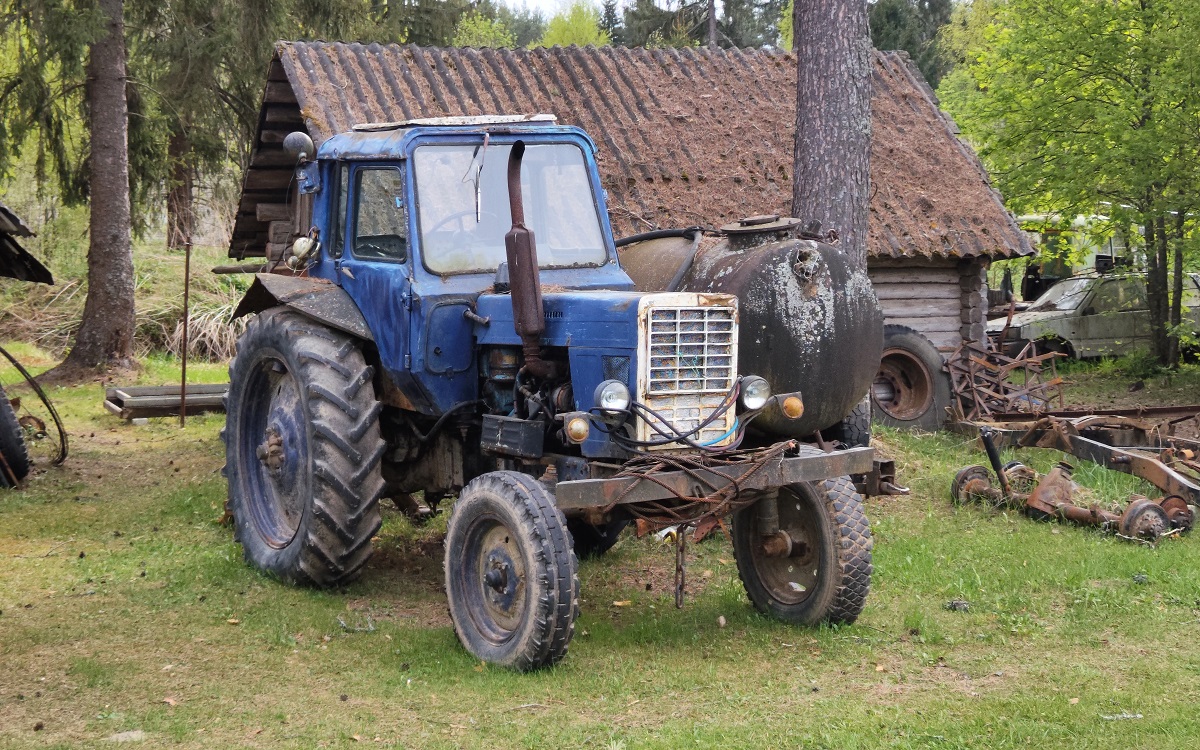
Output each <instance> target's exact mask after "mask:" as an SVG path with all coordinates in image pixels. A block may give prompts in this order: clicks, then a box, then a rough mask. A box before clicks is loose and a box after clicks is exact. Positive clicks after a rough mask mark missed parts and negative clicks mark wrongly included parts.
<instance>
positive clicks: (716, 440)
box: [700, 417, 738, 446]
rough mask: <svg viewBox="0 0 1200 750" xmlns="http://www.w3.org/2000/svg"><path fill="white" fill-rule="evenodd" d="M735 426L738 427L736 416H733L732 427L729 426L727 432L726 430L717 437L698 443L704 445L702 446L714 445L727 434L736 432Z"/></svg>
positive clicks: (727, 435)
mask: <svg viewBox="0 0 1200 750" xmlns="http://www.w3.org/2000/svg"><path fill="white" fill-rule="evenodd" d="M737 428H738V420H737V417H734V418H733V427H730V428H729V432H726V433H725V434H724V435H722V436H721V437H719V438H714V439H712V440H710V441H708V442H707V443H700V445H704V446H708V445H716V444H717V443H719V442H721V441H722V440H724V439H725V438H727V437H729V436H730V435H732V434H733V433H735V432H737Z"/></svg>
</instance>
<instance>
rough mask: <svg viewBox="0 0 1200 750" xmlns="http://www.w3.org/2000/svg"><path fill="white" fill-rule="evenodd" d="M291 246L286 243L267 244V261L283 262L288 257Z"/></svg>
mask: <svg viewBox="0 0 1200 750" xmlns="http://www.w3.org/2000/svg"><path fill="white" fill-rule="evenodd" d="M289 247H290V245H288V244H287V243H284V242H268V243H267V260H283V259H284V257H286V256H287V253H288V248H289Z"/></svg>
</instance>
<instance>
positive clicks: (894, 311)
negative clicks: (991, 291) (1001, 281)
mask: <svg viewBox="0 0 1200 750" xmlns="http://www.w3.org/2000/svg"><path fill="white" fill-rule="evenodd" d="M984 268H985V266H984V263H983V262H981V261H980V260H979V259H970V260H959V259H954V258H948V259H944V260H937V259H925V258H921V259H917V258H911V259H890V258H888V259H884V258H880V259H875V258H872V259H871V260H870V261H869V262H868V265H867V274H868V276H870V278H871V283H872V284H873V285H874V287H875V295H876V296H877V297H878V298H879V306H880V307H881V308H883V317H884V322H885V323H889V324H894V325H902V326H908V327H909V328H912V329H913V330H916V331H919V332H920V333H922V334H923V335H924V336H925V337H926V338H928V339H929V340H930V341H932V342H933V344H934V346H936V347H937V348H938V349H940V350H941V351H943V352H949V351H953V350H954V348H955V347H957V346H958V344H959V343H960V342H961V341H962V340H963V338H964V337H968V338H975V339H979V338H980V337H982V336H983V326H984V323H983V321H984V310H985V308H984V304H985V300H984V298H983V294H982V288H983V284H982V281H983V269H984Z"/></svg>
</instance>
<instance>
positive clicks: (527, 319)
mask: <svg viewBox="0 0 1200 750" xmlns="http://www.w3.org/2000/svg"><path fill="white" fill-rule="evenodd" d="M524 155H525V142H524V141H517V142H516V143H514V144H513V147H512V152H511V153H510V154H509V156H508V207H509V210H510V211H511V213H512V229H510V230H508V233H507V234H505V235H504V250H505V252H506V253H507V255H508V273H509V283H510V288H511V290H512V292H511V296H512V306H513V323H514V325H515V327H516V329H517V335H518V336H520V337H521V348H522V349H523V350H524V353H525V367H526V368H528V370H529V372H530V373H531V374H533V375H534V376H535V377H539V378H545V377H548V376H549V374H550V363H548V362H546V361H545V360H543V359H542V334H544V333H545V332H546V318H545V313H544V312H543V311H542V284H541V280H540V279H539V278H538V259H537V245H536V243H535V242H534V237H533V230H532V229H529V228H528V227H526V226H525V207H524V206H523V205H522V202H521V159H522V157H523V156H524Z"/></svg>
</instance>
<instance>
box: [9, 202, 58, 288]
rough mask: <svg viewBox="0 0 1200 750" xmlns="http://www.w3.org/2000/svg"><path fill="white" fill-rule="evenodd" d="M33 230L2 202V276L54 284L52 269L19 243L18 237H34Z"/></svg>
mask: <svg viewBox="0 0 1200 750" xmlns="http://www.w3.org/2000/svg"><path fill="white" fill-rule="evenodd" d="M32 236H33V231H32V230H31V229H30V228H29V227H27V226H26V225H25V222H23V221H21V217H20V216H17V215H16V214H15V213H13V212H12V210H11V209H9V207H8V206H6V205H4V204H3V203H0V276H7V277H8V278H12V279H19V280H21V281H38V282H41V283H43V284H53V283H54V279H53V278H52V277H51V276H50V271H49V270H47V268H46V267H45V266H43V265H42V263H41V261H39V260H38V259H37V258H35V257H33V256H32V255H30V254H29V251H27V250H26V249H25V248H23V247H21V246H20V245H19V244H17V240H16V238H17V237H32Z"/></svg>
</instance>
